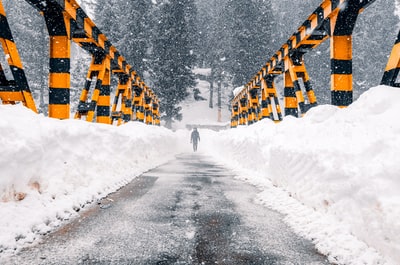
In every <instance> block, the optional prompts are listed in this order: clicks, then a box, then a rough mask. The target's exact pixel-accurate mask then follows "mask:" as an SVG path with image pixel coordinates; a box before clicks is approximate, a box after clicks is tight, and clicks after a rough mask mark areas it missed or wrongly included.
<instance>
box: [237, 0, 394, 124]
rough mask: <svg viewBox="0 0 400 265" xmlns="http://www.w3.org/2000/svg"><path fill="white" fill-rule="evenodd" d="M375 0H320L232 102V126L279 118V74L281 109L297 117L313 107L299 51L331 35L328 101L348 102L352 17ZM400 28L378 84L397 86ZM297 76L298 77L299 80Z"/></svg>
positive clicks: (314, 102)
mask: <svg viewBox="0 0 400 265" xmlns="http://www.w3.org/2000/svg"><path fill="white" fill-rule="evenodd" d="M375 1H376V0H324V1H322V3H321V4H320V5H319V6H318V7H317V9H315V11H314V12H313V13H312V14H311V15H310V16H309V17H308V18H307V19H306V20H305V21H304V23H303V24H302V25H301V26H300V27H299V28H298V30H297V32H295V33H294V34H293V35H292V36H291V37H290V38H289V39H288V40H287V41H286V42H285V43H284V44H283V45H282V46H281V48H280V49H279V50H278V51H276V52H275V54H274V55H272V57H271V58H270V59H269V60H268V61H267V63H266V64H265V65H264V67H262V69H261V70H260V71H259V72H258V73H257V74H256V75H255V76H254V77H253V78H252V79H251V80H250V81H249V82H248V83H247V84H246V85H244V87H243V88H241V89H240V90H239V91H235V96H234V99H233V100H232V102H231V109H232V117H231V127H232V128H235V127H237V126H238V125H248V124H252V123H254V122H257V121H259V120H261V119H264V118H269V119H271V120H273V121H275V122H279V121H280V120H282V116H283V115H282V111H281V107H280V104H279V100H278V93H277V90H276V86H275V83H274V80H275V78H276V77H277V76H280V75H283V79H284V88H283V91H284V114H285V115H292V116H295V117H299V116H302V115H303V114H304V113H306V112H307V110H308V109H310V108H311V107H314V106H316V105H317V104H318V103H317V98H316V95H315V92H314V90H313V88H312V86H311V83H310V77H309V75H308V73H307V70H306V67H305V60H304V55H305V54H306V53H307V52H310V51H312V50H313V49H315V48H316V47H318V46H319V45H320V44H321V43H322V42H324V41H325V40H327V39H329V40H330V54H331V58H330V59H331V60H330V61H331V73H330V74H331V103H332V105H335V106H339V107H346V106H348V105H350V104H351V103H352V101H353V87H352V81H353V76H352V34H353V29H354V26H355V24H356V21H357V18H358V16H359V14H360V13H362V12H363V11H364V10H365V8H367V7H368V6H369V5H370V4H372V3H373V2H375ZM399 70H400V32H399V34H398V36H397V40H396V42H395V44H394V46H393V49H392V52H391V54H390V57H389V60H388V63H387V66H386V68H385V73H384V75H383V77H382V81H381V84H382V85H388V86H395V87H399V86H400V84H399V83H397V81H396V79H397V77H398V74H399ZM299 80H301V81H302V82H300V81H299ZM304 94H305V95H306V97H307V99H308V104H306V103H305V99H304V98H305V97H304Z"/></svg>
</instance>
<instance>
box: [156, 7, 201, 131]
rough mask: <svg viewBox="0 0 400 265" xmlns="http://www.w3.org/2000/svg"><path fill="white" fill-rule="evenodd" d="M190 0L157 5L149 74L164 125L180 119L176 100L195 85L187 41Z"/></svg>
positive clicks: (168, 126) (182, 97)
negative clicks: (151, 70) (159, 100)
mask: <svg viewBox="0 0 400 265" xmlns="http://www.w3.org/2000/svg"><path fill="white" fill-rule="evenodd" d="M190 2H192V0H171V1H166V2H165V3H162V4H161V5H160V6H159V12H158V14H157V18H158V19H159V20H158V22H157V23H156V25H157V26H156V28H155V34H154V36H153V54H152V65H153V72H152V78H153V81H154V90H155V91H156V93H157V95H158V96H159V98H160V99H161V104H160V110H161V112H162V113H163V116H162V119H164V120H165V126H166V127H167V128H171V126H172V122H173V120H181V118H182V114H181V113H180V109H181V108H180V107H179V106H178V104H179V103H180V102H181V101H182V100H183V99H185V98H186V96H187V95H188V93H187V89H189V88H193V87H194V85H195V80H194V75H193V73H192V71H191V69H192V67H193V65H194V55H193V44H192V43H190V41H191V37H190V32H189V29H190V26H189V25H188V21H189V20H188V14H187V7H188V6H189V4H190Z"/></svg>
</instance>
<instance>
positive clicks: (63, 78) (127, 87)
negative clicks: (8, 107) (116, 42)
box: [0, 0, 160, 125]
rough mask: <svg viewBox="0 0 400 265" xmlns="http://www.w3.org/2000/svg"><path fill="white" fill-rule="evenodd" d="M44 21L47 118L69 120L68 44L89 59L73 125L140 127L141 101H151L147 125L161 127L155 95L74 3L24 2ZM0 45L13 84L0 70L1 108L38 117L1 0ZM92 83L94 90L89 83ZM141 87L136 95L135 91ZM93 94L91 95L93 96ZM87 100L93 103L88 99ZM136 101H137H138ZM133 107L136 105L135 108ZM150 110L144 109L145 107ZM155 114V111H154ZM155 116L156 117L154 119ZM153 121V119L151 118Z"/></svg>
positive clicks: (64, 0)
mask: <svg viewBox="0 0 400 265" xmlns="http://www.w3.org/2000/svg"><path fill="white" fill-rule="evenodd" d="M26 1H27V2H28V3H29V4H30V5H32V6H33V7H34V8H35V9H36V10H38V11H39V12H40V13H41V14H42V15H43V17H44V19H45V22H46V26H47V29H48V33H49V40H50V60H49V113H48V114H49V117H52V118H58V119H68V118H69V116H70V65H71V62H70V61H71V40H72V41H74V42H75V43H77V44H78V45H79V46H80V47H81V48H82V49H84V50H86V51H87V52H89V53H90V54H91V55H92V61H91V64H90V67H89V70H88V74H87V80H86V82H85V85H84V87H83V89H82V92H81V96H80V99H79V104H78V109H77V111H76V113H75V115H74V117H75V118H76V119H82V118H85V119H86V120H87V121H90V122H92V121H94V120H95V121H96V122H99V123H106V124H111V123H113V121H117V122H116V123H117V124H118V125H119V124H122V123H123V122H128V121H130V120H133V119H136V120H140V121H143V122H144V108H145V101H144V100H143V99H142V98H144V95H150V97H151V99H152V100H151V103H152V101H154V102H157V104H155V105H151V108H153V110H151V112H149V111H148V113H151V115H150V114H149V115H148V116H149V117H148V118H147V119H146V123H147V124H156V125H159V120H160V117H159V110H158V106H159V101H158V99H157V97H156V95H155V94H154V92H153V91H152V90H151V89H150V88H149V87H147V86H146V85H145V84H144V82H142V81H140V77H139V76H137V75H136V72H135V71H134V70H133V69H132V68H131V66H130V65H129V64H128V63H127V62H126V61H125V58H124V57H123V56H122V55H121V54H120V53H119V52H118V50H117V49H116V48H115V47H114V46H113V45H112V44H111V43H110V41H108V40H107V38H106V36H105V35H104V34H103V33H102V32H101V31H100V30H99V29H98V28H97V26H96V25H95V24H94V23H93V21H92V20H91V19H90V18H89V17H88V16H87V15H86V13H85V12H84V11H83V10H82V8H81V7H80V6H79V4H78V3H77V2H76V1H75V0H41V1H38V0H26ZM0 42H1V45H2V47H3V50H4V53H5V55H6V57H7V58H8V64H9V66H10V68H11V71H12V73H13V78H14V80H7V79H6V77H5V74H4V71H3V68H2V67H1V65H0V99H1V103H3V104H15V103H16V102H22V103H23V104H24V105H26V106H27V107H28V108H30V109H32V110H34V111H36V106H35V103H34V100H33V97H32V95H31V93H30V90H29V87H28V82H27V80H26V78H25V73H24V70H23V68H22V63H21V61H20V58H19V55H18V52H17V48H16V45H15V43H14V41H13V38H12V34H11V30H10V27H9V24H8V22H7V17H6V14H5V11H4V8H3V4H2V1H1V0H0ZM112 74H116V75H118V77H119V84H118V87H117V89H116V93H115V98H114V103H113V105H112V107H110V105H111V103H110V95H111V87H110V81H111V75H112ZM94 80H96V82H95V84H94V87H93V89H92V88H91V87H92V82H93V81H94ZM137 87H140V93H139V95H137V91H133V90H135V89H136V88H137ZM91 90H93V91H91ZM89 95H91V98H90V99H89ZM138 97H140V98H141V99H139V100H137V98H138ZM134 102H136V103H134ZM147 107H148V106H147ZM154 108H155V109H154ZM134 113H135V114H136V115H133V114H134ZM154 116H155V117H154ZM150 117H151V118H150Z"/></svg>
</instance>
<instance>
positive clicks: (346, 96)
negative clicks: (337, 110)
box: [331, 91, 353, 106]
mask: <svg viewBox="0 0 400 265" xmlns="http://www.w3.org/2000/svg"><path fill="white" fill-rule="evenodd" d="M331 96H332V98H331V100H332V105H335V106H349V105H350V104H351V103H352V102H353V91H331Z"/></svg>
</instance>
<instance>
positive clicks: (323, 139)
mask: <svg viewBox="0 0 400 265" xmlns="http://www.w3.org/2000/svg"><path fill="white" fill-rule="evenodd" d="M399 98H400V90H399V89H398V88H392V87H385V86H378V87H375V88H372V89H370V90H369V91H367V92H366V93H364V94H363V95H362V96H361V97H360V98H359V99H358V100H357V101H356V102H354V103H353V104H352V105H351V106H349V107H348V108H346V109H339V108H337V107H334V106H328V105H323V106H318V107H316V108H313V109H311V110H310V111H309V112H308V113H307V115H306V116H305V117H304V118H302V119H296V118H293V117H285V119H284V121H283V122H281V123H279V124H275V123H273V122H271V121H269V120H263V121H261V122H258V123H256V124H254V125H252V126H248V127H247V126H246V127H239V128H237V129H235V130H229V131H225V132H221V133H219V134H216V133H212V132H209V133H208V136H207V137H203V139H204V141H203V145H205V144H206V145H207V146H208V148H207V151H206V152H209V153H212V154H213V155H214V156H215V157H216V158H217V159H219V160H220V161H221V162H223V163H224V164H229V165H231V167H232V168H236V169H237V170H238V171H240V172H241V175H244V176H246V178H247V179H249V180H250V181H252V182H253V183H257V184H259V185H261V186H262V187H263V189H264V190H265V191H264V192H263V193H261V194H260V195H259V200H260V202H262V203H265V204H267V205H269V206H271V207H274V208H276V209H277V210H279V211H281V212H284V213H286V214H288V218H287V221H288V222H289V223H291V225H292V226H293V227H294V228H295V229H296V230H297V231H298V232H299V233H301V234H303V235H305V236H307V237H309V238H310V239H313V241H314V242H315V243H316V245H317V248H318V249H319V250H320V251H321V252H322V253H324V254H327V255H329V258H330V260H331V261H332V262H338V263H341V264H384V260H386V262H387V263H388V264H400V236H399V235H400V222H399V220H400V193H399V191H400V137H399V135H400V120H399V118H398V115H399V113H400V104H399V100H398V99H399ZM203 134H204V133H203ZM205 142H206V143H205ZM203 148H205V147H203ZM246 172H247V173H246ZM249 172H251V173H249ZM266 179H268V180H269V181H270V182H269V181H266ZM273 186H277V187H279V188H280V189H281V190H282V192H281V193H280V192H279V191H278V189H274V188H272V187H273ZM284 193H286V196H284ZM287 195H289V196H291V197H293V198H294V199H295V200H293V201H292V200H283V199H282V198H283V197H286V198H287V197H288V196H287ZM282 196H283V197H282ZM296 200H297V201H299V202H301V203H302V204H304V205H301V204H299V203H296ZM313 209H314V210H313ZM329 219H334V220H335V223H336V225H334V224H331V222H330V221H329ZM318 231H319V232H318Z"/></svg>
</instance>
